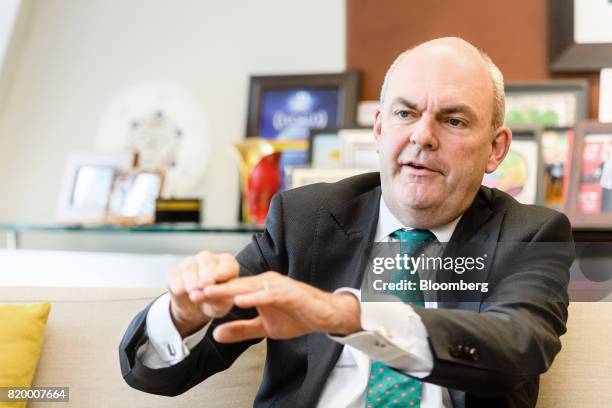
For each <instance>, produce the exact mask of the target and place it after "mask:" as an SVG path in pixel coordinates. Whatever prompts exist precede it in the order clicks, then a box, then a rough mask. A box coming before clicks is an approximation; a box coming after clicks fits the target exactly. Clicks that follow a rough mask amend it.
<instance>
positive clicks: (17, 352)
mask: <svg viewBox="0 0 612 408" xmlns="http://www.w3.org/2000/svg"><path fill="white" fill-rule="evenodd" d="M50 310H51V305H50V304H49V303H47V302H41V303H34V304H27V305H25V304H9V305H2V304H0V327H1V328H0V387H30V386H31V385H32V381H33V380H34V373H35V372H36V366H37V365H38V357H39V356H40V350H41V348H42V344H43V338H44V334H45V327H46V325H47V318H48V317H49V311H50ZM25 406H26V403H25V402H19V403H14V402H11V403H7V402H0V407H2V408H4V407H11V408H14V407H25Z"/></svg>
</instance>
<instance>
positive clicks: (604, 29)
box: [547, 0, 612, 72]
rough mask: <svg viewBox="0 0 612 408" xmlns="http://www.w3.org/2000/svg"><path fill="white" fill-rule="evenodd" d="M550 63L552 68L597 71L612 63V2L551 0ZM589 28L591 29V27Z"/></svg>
mask: <svg viewBox="0 0 612 408" xmlns="http://www.w3.org/2000/svg"><path fill="white" fill-rule="evenodd" d="M547 4H548V67H549V69H550V71H551V72H595V71H599V70H600V69H602V68H604V67H610V66H612V40H611V38H612V25H611V24H606V23H605V21H606V19H607V21H610V19H609V16H610V15H612V3H610V2H604V1H598V2H595V1H591V0H586V1H585V0H553V1H548V2H547ZM587 29H588V31H587Z"/></svg>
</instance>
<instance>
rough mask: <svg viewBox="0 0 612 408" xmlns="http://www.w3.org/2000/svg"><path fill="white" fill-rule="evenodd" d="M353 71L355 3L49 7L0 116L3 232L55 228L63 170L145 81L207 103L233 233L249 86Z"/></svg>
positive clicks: (212, 206) (220, 0) (221, 0)
mask: <svg viewBox="0 0 612 408" xmlns="http://www.w3.org/2000/svg"><path fill="white" fill-rule="evenodd" d="M343 69H345V5H344V0H309V1H300V0H257V1H251V0H147V1H139V0H95V1H89V0H44V1H43V0H38V1H35V2H34V3H33V5H32V10H31V17H30V21H29V27H28V33H27V36H26V37H25V40H24V41H23V49H21V50H20V58H19V61H18V70H17V72H16V74H15V76H14V83H13V84H12V87H11V89H10V93H9V95H8V98H7V103H6V106H5V109H4V110H3V111H2V112H0V115H1V116H0V222H41V223H49V222H52V221H53V218H54V213H55V208H56V202H57V196H58V193H59V189H60V182H61V178H62V172H63V166H64V160H65V158H66V154H67V153H68V152H71V151H75V150H76V151H78V150H88V149H92V148H93V146H94V143H95V133H96V128H97V126H98V121H99V119H100V117H101V115H102V113H103V112H104V110H105V109H106V107H107V106H108V104H109V103H110V102H111V101H112V100H113V98H114V97H116V96H117V95H118V94H120V93H121V92H123V91H124V90H125V89H126V88H128V87H129V86H130V85H132V84H134V83H138V82H142V81H149V80H161V81H171V82H178V83H180V84H182V85H183V86H185V87H186V88H187V89H188V90H190V91H191V92H192V93H193V94H194V96H195V97H196V98H197V99H198V100H199V102H200V103H201V104H202V106H203V109H204V114H205V115H206V116H207V118H208V120H209V123H210V127H211V129H210V130H211V138H212V140H213V152H214V154H213V155H211V162H210V165H209V167H208V171H207V174H206V177H205V179H204V182H203V184H202V188H201V191H197V192H195V193H196V194H202V195H203V196H204V197H205V200H206V204H205V206H206V211H205V218H206V221H207V222H209V223H211V224H215V225H226V224H232V223H233V222H234V221H235V218H236V214H237V211H238V210H237V203H238V178H237V164H236V163H234V161H233V158H232V157H231V156H230V155H229V153H227V147H226V146H227V145H228V144H229V143H230V142H232V141H236V140H239V139H241V138H242V137H243V136H244V131H245V123H246V108H247V107H246V102H247V93H248V89H247V88H248V76H249V75H250V74H265V73H301V72H324V71H341V70H343Z"/></svg>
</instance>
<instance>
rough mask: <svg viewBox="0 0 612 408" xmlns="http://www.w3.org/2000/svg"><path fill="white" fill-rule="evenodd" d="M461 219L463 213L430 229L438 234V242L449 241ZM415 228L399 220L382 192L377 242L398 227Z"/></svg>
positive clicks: (375, 238)
mask: <svg viewBox="0 0 612 408" xmlns="http://www.w3.org/2000/svg"><path fill="white" fill-rule="evenodd" d="M460 219H461V215H460V216H459V217H457V218H455V219H454V220H452V221H451V222H449V223H448V224H444V225H442V226H440V227H437V228H431V229H430V231H431V232H432V233H433V234H434V235H435V236H436V238H437V239H438V242H448V241H450V238H451V236H452V235H453V232H454V231H455V228H456V227H457V224H458V223H459V220H460ZM400 228H402V229H414V228H413V227H410V226H407V225H404V224H402V222H401V221H400V220H398V219H397V218H396V217H395V215H393V213H391V210H389V207H387V203H385V200H384V199H383V196H382V194H381V196H380V209H379V211H378V225H377V227H376V235H375V236H374V241H375V242H383V241H386V240H387V237H388V236H389V235H390V234H391V233H392V232H394V231H397V230H398V229H400Z"/></svg>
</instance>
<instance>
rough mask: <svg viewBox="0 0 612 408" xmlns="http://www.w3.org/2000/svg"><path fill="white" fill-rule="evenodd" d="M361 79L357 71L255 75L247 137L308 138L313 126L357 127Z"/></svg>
mask: <svg viewBox="0 0 612 408" xmlns="http://www.w3.org/2000/svg"><path fill="white" fill-rule="evenodd" d="M358 82H359V76H358V73H357V72H356V71H349V72H343V73H335V74H309V75H275V76H253V77H251V83H250V91H249V107H248V115H247V129H246V133H247V134H246V136H247V137H251V136H258V137H262V138H264V139H293V140H295V139H298V140H307V139H308V133H309V131H310V129H324V128H327V127H351V126H354V123H355V115H356V106H357V100H358V94H357V93H358Z"/></svg>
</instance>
